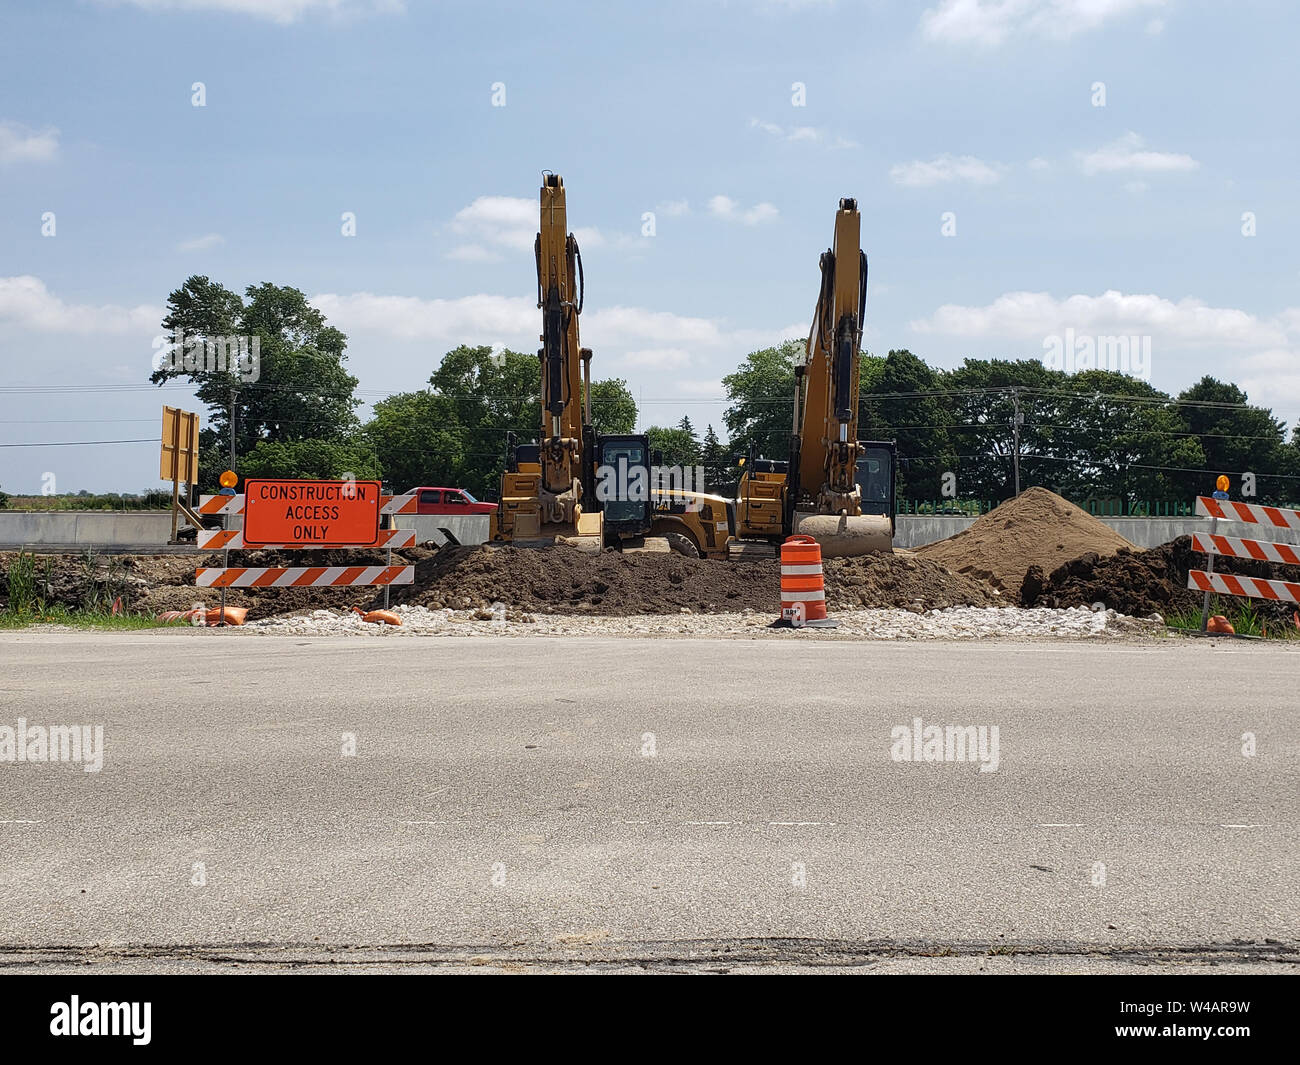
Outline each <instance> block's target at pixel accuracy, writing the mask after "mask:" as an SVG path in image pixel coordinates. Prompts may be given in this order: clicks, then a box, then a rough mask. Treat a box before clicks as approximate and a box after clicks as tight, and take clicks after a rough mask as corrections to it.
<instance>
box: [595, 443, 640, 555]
mask: <svg viewBox="0 0 1300 1065" xmlns="http://www.w3.org/2000/svg"><path fill="white" fill-rule="evenodd" d="M650 457H651V456H650V438H649V437H647V436H644V435H641V436H638V435H636V434H626V435H623V434H611V435H608V436H600V437H597V439H596V469H595V471H594V474H595V492H596V499H597V501H598V502H597V506H598V507H599V508H600V511H601V513H602V514H603V516H604V526H605V542H606V544H610V542H611V541H618V540H620V539H625V538H628V537H637V536H644V535H645V534H646V532H647V531H648V530H649V528H650V523H651V520H652V513H651V500H650Z"/></svg>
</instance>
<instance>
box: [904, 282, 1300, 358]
mask: <svg viewBox="0 0 1300 1065" xmlns="http://www.w3.org/2000/svg"><path fill="white" fill-rule="evenodd" d="M1295 313H1296V312H1295V310H1294V309H1292V310H1288V311H1286V312H1284V313H1283V314H1282V315H1279V316H1277V317H1276V318H1272V319H1262V318H1259V317H1256V316H1255V315H1253V314H1250V313H1248V312H1246V311H1242V310H1237V309H1236V308H1233V307H1208V306H1206V305H1205V304H1204V303H1202V302H1201V301H1200V300H1195V299H1190V298H1187V299H1181V300H1179V301H1178V302H1177V303H1175V302H1173V301H1172V300H1167V299H1164V298H1162V297H1160V296H1154V295H1136V294H1135V295H1125V294H1124V293H1122V292H1116V291H1115V290H1113V289H1111V290H1108V291H1106V292H1104V293H1102V294H1101V295H1100V296H1085V295H1074V296H1068V297H1066V298H1065V299H1063V300H1058V299H1055V298H1054V297H1053V296H1052V295H1051V294H1050V293H1047V292H1008V293H1005V294H1004V295H1001V296H999V297H998V298H997V299H996V300H994V301H993V302H992V303H989V304H986V305H985V306H983V307H971V306H962V305H960V304H952V303H950V304H945V305H944V306H942V307H940V308H939V309H938V310H937V311H935V312H934V314H932V315H931V316H930V317H929V318H926V319H921V320H919V321H913V322H911V323H909V328H911V329H913V330H914V331H916V332H918V333H929V334H943V335H949V336H960V337H1006V338H1015V339H1021V340H1041V339H1042V338H1043V337H1045V336H1049V335H1053V334H1059V333H1061V332H1063V331H1064V330H1065V329H1067V328H1072V329H1074V330H1075V332H1076V333H1090V334H1098V335H1114V334H1141V335H1151V336H1152V337H1158V338H1161V339H1163V340H1165V341H1168V342H1169V343H1171V344H1172V343H1177V344H1179V345H1185V346H1189V347H1192V346H1227V347H1238V348H1248V347H1261V348H1265V347H1276V346H1285V345H1286V344H1287V343H1288V341H1287V335H1288V332H1291V333H1293V334H1294V335H1295V339H1296V340H1297V341H1300V330H1297V329H1296V328H1295V322H1296V319H1295V317H1294V315H1295Z"/></svg>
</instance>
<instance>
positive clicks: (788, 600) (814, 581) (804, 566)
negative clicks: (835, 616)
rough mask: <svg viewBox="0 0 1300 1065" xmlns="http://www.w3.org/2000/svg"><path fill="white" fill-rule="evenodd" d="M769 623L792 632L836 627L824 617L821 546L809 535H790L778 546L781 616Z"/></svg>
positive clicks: (836, 622) (837, 623)
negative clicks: (787, 627)
mask: <svg viewBox="0 0 1300 1065" xmlns="http://www.w3.org/2000/svg"><path fill="white" fill-rule="evenodd" d="M773 624H774V626H780V627H784V626H789V627H791V628H796V629H801V628H803V627H804V626H810V627H812V628H818V629H833V628H835V627H836V626H838V625H839V622H838V621H833V620H832V619H830V618H828V617H827V616H826V586H825V583H824V581H823V578H822V547H821V544H819V543H818V542H817V541H816V540H814V539H813V538H812V537H811V536H804V535H797V536H791V537H789V538H788V539H787V540H786V542H785V543H783V544H782V545H781V617H780V618H779V619H778V620H777V621H775V622H774V623H773Z"/></svg>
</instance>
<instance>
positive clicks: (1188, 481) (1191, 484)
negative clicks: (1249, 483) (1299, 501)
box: [1175, 376, 1295, 503]
mask: <svg viewBox="0 0 1300 1065" xmlns="http://www.w3.org/2000/svg"><path fill="white" fill-rule="evenodd" d="M1248 403H1249V399H1248V397H1247V395H1246V393H1245V392H1243V391H1242V390H1241V389H1240V388H1238V387H1237V386H1236V385H1234V384H1228V383H1226V382H1223V381H1217V380H1215V379H1214V378H1213V377H1209V376H1206V377H1202V378H1201V379H1200V380H1199V381H1197V382H1196V384H1194V385H1192V386H1191V388H1187V389H1184V390H1183V391H1182V392H1180V393H1179V394H1178V407H1177V411H1178V414H1179V415H1180V416H1181V418H1182V421H1183V423H1184V424H1185V425H1186V427H1187V430H1188V432H1190V433H1192V434H1193V435H1194V436H1195V439H1196V440H1197V441H1198V442H1199V443H1200V445H1201V450H1202V451H1203V452H1204V454H1205V472H1204V474H1182V475H1180V476H1179V477H1177V478H1175V480H1176V481H1177V482H1178V483H1179V484H1180V485H1181V487H1182V491H1183V493H1184V494H1185V495H1186V496H1187V497H1188V498H1190V497H1192V496H1194V495H1205V494H1207V493H1209V492H1211V491H1213V488H1214V480H1215V478H1216V477H1217V476H1218V475H1219V474H1221V473H1226V474H1230V475H1231V476H1232V480H1233V481H1234V482H1235V484H1234V486H1233V492H1234V493H1237V492H1239V491H1240V488H1241V484H1242V478H1241V477H1240V474H1242V473H1246V472H1249V473H1253V474H1255V492H1256V497H1255V500H1254V501H1255V502H1260V503H1281V502H1285V501H1288V500H1290V499H1292V498H1294V494H1295V488H1294V483H1293V482H1291V481H1290V480H1289V478H1288V476H1287V474H1288V472H1289V466H1290V462H1289V458H1290V456H1289V454H1288V446H1287V442H1286V426H1285V425H1284V424H1283V423H1282V422H1281V421H1278V420H1277V419H1276V418H1274V417H1273V412H1272V411H1269V410H1265V409H1264V408H1262V407H1251V406H1248V405H1247V404H1248ZM1205 404H1214V405H1213V406H1206V405H1205Z"/></svg>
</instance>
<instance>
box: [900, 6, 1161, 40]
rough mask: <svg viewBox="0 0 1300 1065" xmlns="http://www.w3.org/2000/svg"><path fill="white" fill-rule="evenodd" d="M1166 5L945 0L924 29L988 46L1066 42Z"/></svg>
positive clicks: (933, 36) (924, 20)
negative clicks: (1027, 40) (1021, 40)
mask: <svg viewBox="0 0 1300 1065" xmlns="http://www.w3.org/2000/svg"><path fill="white" fill-rule="evenodd" d="M1165 3H1166V0H940V3H939V5H938V6H937V7H932V8H929V9H927V10H926V11H925V13H924V14H922V16H921V33H922V34H923V35H924V36H925V37H927V38H928V39H930V40H932V41H944V42H946V43H949V44H975V45H982V46H985V47H993V46H996V45H999V44H1002V43H1004V42H1005V41H1006V40H1008V39H1009V38H1010V37H1012V36H1026V37H1050V38H1055V39H1057V40H1063V39H1065V38H1068V37H1072V36H1074V34H1076V33H1083V32H1086V31H1088V30H1095V29H1099V28H1101V27H1102V26H1104V25H1105V24H1106V23H1108V22H1115V21H1118V20H1120V19H1123V18H1125V17H1127V16H1129V15H1132V14H1133V13H1135V12H1137V11H1140V10H1143V9H1150V8H1159V7H1164V6H1165ZM1157 21H1158V20H1157ZM1149 25H1150V24H1148V27H1149ZM1148 32H1150V31H1149V29H1148Z"/></svg>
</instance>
